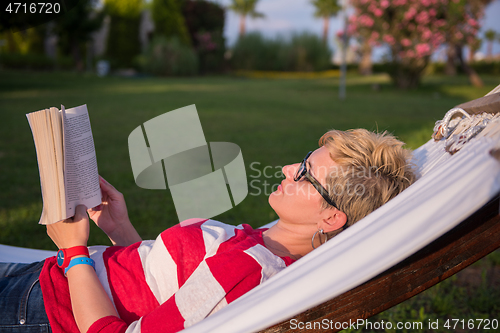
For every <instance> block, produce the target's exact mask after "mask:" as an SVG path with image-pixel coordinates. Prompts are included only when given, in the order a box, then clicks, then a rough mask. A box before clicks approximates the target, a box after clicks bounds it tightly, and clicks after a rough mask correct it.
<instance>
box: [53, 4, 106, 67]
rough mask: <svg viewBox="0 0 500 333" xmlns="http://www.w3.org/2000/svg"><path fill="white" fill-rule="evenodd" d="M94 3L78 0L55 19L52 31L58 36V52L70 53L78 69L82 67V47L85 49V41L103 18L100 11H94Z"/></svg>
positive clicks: (97, 27) (98, 26)
mask: <svg viewBox="0 0 500 333" xmlns="http://www.w3.org/2000/svg"><path fill="white" fill-rule="evenodd" d="M96 4H97V0H80V1H78V4H77V5H76V6H75V7H74V8H73V9H72V10H70V11H68V12H67V13H66V14H65V15H62V16H61V17H59V18H58V19H57V20H56V21H55V27H54V33H55V34H57V35H58V37H59V39H58V46H59V52H60V53H62V54H71V55H72V57H73V60H74V62H75V66H76V69H77V70H78V71H82V70H83V68H84V60H83V59H84V57H83V51H82V49H86V43H87V42H88V41H89V40H90V39H91V38H92V33H93V32H95V31H97V30H98V29H99V28H100V27H101V24H102V21H103V18H104V15H103V13H102V12H96V11H95V5H96ZM87 51H88V50H87Z"/></svg>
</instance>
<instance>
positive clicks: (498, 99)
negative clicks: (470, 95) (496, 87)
mask: <svg viewBox="0 0 500 333" xmlns="http://www.w3.org/2000/svg"><path fill="white" fill-rule="evenodd" d="M456 107H457V108H462V109H464V110H465V111H467V113H469V114H480V113H483V112H487V113H493V114H495V113H497V112H500V93H494V94H491V95H486V96H484V97H481V98H478V99H475V100H472V101H469V102H466V103H462V104H460V105H457V106H456Z"/></svg>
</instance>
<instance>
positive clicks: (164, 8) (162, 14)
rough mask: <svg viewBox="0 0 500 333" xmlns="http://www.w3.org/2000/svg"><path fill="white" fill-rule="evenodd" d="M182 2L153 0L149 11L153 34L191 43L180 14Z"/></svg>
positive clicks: (176, 0) (187, 43)
mask: <svg viewBox="0 0 500 333" xmlns="http://www.w3.org/2000/svg"><path fill="white" fill-rule="evenodd" d="M118 1H121V0H118ZM182 4H183V1H182V0H153V3H152V4H151V13H152V18H153V21H154V24H155V32H154V35H155V36H156V37H158V36H163V37H166V38H172V37H175V38H178V39H179V41H180V42H181V43H184V44H186V45H190V44H191V40H190V38H189V33H188V30H187V27H186V22H185V21H184V16H183V15H182Z"/></svg>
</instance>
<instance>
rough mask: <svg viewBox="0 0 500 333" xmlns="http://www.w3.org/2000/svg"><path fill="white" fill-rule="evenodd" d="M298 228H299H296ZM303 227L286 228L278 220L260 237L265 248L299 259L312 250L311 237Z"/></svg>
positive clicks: (278, 254) (280, 254)
mask: <svg viewBox="0 0 500 333" xmlns="http://www.w3.org/2000/svg"><path fill="white" fill-rule="evenodd" d="M297 229H299V230H297ZM301 229H303V228H288V227H287V226H284V225H283V223H280V221H278V222H277V223H276V224H275V225H273V226H272V227H271V228H269V229H268V230H266V231H264V233H263V235H262V237H263V239H264V244H265V245H266V248H267V249H268V250H269V251H271V252H272V253H274V254H275V255H277V256H280V257H290V258H292V259H295V260H297V259H300V258H301V257H303V256H305V255H306V254H307V253H309V252H311V251H312V246H311V237H312V236H311V237H309V236H308V234H309V232H304V231H305V230H301Z"/></svg>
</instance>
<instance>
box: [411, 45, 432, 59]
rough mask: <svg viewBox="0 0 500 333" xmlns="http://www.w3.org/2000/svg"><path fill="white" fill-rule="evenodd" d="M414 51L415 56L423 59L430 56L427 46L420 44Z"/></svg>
mask: <svg viewBox="0 0 500 333" xmlns="http://www.w3.org/2000/svg"><path fill="white" fill-rule="evenodd" d="M415 51H417V55H418V56H419V57H423V56H426V55H429V54H430V51H431V47H430V46H429V44H426V43H420V44H417V46H415Z"/></svg>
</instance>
